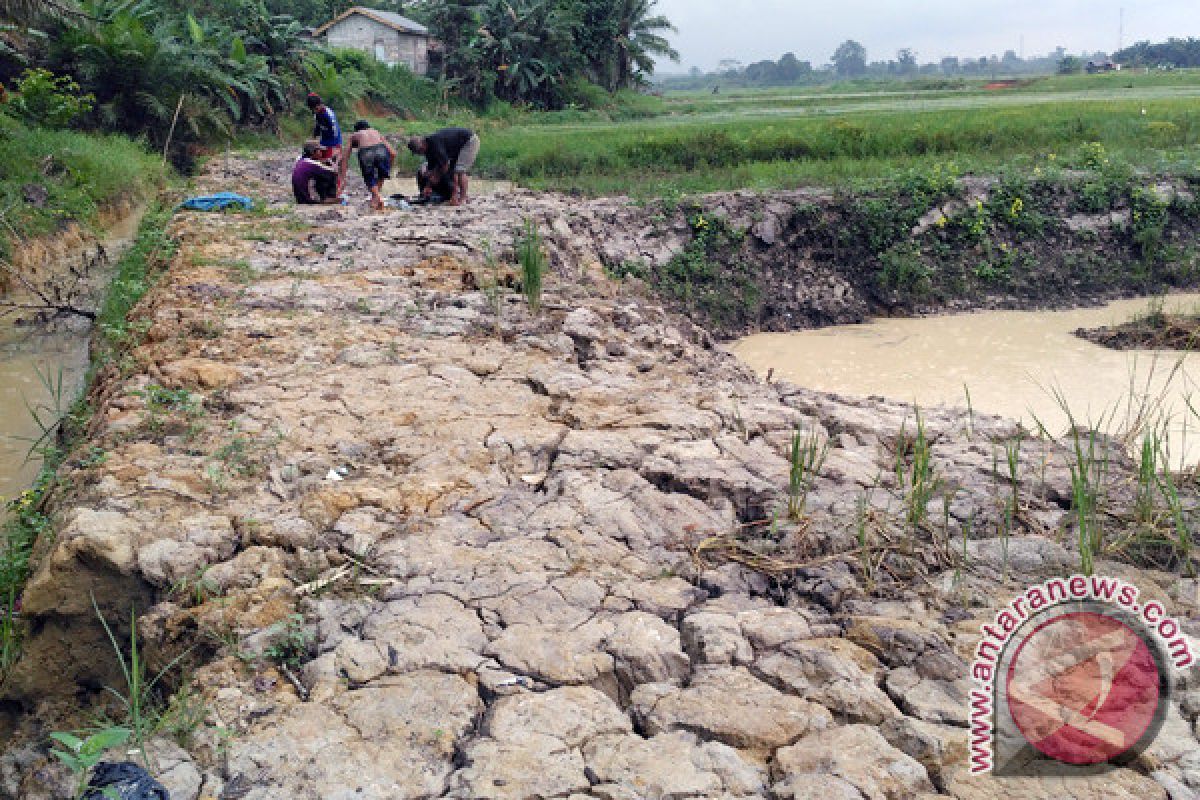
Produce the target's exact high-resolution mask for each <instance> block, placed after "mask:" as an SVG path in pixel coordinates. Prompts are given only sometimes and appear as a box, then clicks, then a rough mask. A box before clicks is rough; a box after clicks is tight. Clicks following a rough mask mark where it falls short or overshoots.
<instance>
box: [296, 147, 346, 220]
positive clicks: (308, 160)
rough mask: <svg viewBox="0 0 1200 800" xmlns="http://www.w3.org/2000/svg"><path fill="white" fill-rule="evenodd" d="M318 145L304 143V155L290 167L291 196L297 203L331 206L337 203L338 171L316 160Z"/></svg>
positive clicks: (318, 152) (318, 151) (318, 150)
mask: <svg viewBox="0 0 1200 800" xmlns="http://www.w3.org/2000/svg"><path fill="white" fill-rule="evenodd" d="M320 149H321V148H320V145H319V144H318V143H317V142H315V141H313V142H305V143H304V154H303V155H301V156H300V158H298V159H297V160H296V166H294V167H292V194H294V195H295V196H296V202H297V203H304V204H306V205H317V204H320V205H331V204H333V203H336V202H338V171H337V168H336V167H331V166H329V165H328V164H323V163H321V161H320V160H318V155H319V154H320Z"/></svg>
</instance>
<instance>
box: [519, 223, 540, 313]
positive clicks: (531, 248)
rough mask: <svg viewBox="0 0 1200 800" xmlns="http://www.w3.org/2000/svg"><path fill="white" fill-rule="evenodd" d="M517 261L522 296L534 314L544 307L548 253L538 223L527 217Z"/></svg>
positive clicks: (521, 235)
mask: <svg viewBox="0 0 1200 800" xmlns="http://www.w3.org/2000/svg"><path fill="white" fill-rule="evenodd" d="M517 261H518V262H519V263H520V265H521V294H523V295H524V296H525V302H526V303H528V304H529V310H530V311H532V312H533V313H534V314H536V313H538V311H539V310H541V307H542V280H543V278H544V277H545V275H546V266H547V259H546V251H545V248H544V242H543V240H542V234H541V232H540V231H539V230H538V226H537V223H536V222H534V221H533V219H532V218H529V217H526V218H525V223H524V225H523V227H522V229H521V234H520V236H518V238H517Z"/></svg>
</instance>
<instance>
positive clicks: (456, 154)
mask: <svg viewBox="0 0 1200 800" xmlns="http://www.w3.org/2000/svg"><path fill="white" fill-rule="evenodd" d="M408 149H409V150H411V151H412V152H414V153H416V154H418V155H422V156H425V160H426V161H427V162H428V163H429V181H430V184H431V185H433V186H436V185H438V184H439V183H441V182H442V180H443V179H444V178H445V177H446V176H447V175H452V176H453V183H452V187H453V191H452V193H451V195H450V205H452V206H457V205H462V204H463V203H465V202H467V200H468V188H469V185H470V179H469V177H468V174H469V173H470V171H471V168H472V167H474V166H475V159H476V158H478V157H479V136H478V135H477V134H476V133H475V132H474V131H470V130H467V129H466V128H443V129H442V130H440V131H438V132H437V133H431V134H429V135H428V136H414V137H412V138H411V139H409V140H408ZM425 192H426V193H427V194H426V196H428V194H432V189H428V188H427V189H426V190H425Z"/></svg>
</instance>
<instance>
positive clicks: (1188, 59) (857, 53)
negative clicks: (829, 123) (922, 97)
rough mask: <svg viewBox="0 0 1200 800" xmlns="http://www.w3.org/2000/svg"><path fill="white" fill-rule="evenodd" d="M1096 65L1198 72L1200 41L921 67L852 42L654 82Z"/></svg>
mask: <svg viewBox="0 0 1200 800" xmlns="http://www.w3.org/2000/svg"><path fill="white" fill-rule="evenodd" d="M1089 63H1090V64H1092V65H1093V66H1094V67H1100V68H1103V67H1104V65H1106V64H1109V63H1112V64H1120V65H1122V66H1124V67H1152V68H1162V69H1176V68H1190V67H1200V38H1193V37H1188V38H1186V39H1179V38H1171V39H1168V40H1167V41H1166V42H1160V43H1151V42H1149V41H1144V42H1138V43H1136V44H1133V45H1130V46H1129V47H1126V48H1123V49H1121V50H1118V51H1117V52H1115V53H1109V52H1107V51H1103V50H1097V51H1094V52H1090V53H1089V52H1086V51H1085V52H1083V53H1078V54H1072V53H1068V52H1067V49H1066V48H1064V47H1059V48H1057V49H1056V50H1055V51H1054V52H1052V53H1048V54H1044V55H1037V56H1030V57H1027V58H1023V57H1021V56H1020V55H1018V54H1017V52H1016V51H1015V50H1006V51H1005V52H1004V54H1003V55H1001V56H997V55H990V56H986V55H985V56H979V57H977V58H970V57H966V58H964V57H959V56H947V57H945V58H942V59H940V60H938V61H929V62H925V63H922V62H921V61H920V59H919V56H918V53H917V52H916V51H915V50H913V49H912V48H907V47H906V48H901V49H900V50H898V51H897V52H896V54H895V57H894V58H891V59H888V60H886V61H884V60H876V61H872V60H870V59H869V57H868V53H867V49H866V48H865V47H864V46H863V45H862V44H860V43H859V42H857V41H855V40H853V39H848V40H846V41H845V42H843V43H842V44H840V45H838V48H837V49H836V50H835V51H834V53H833V55H832V56H830V60H829V62H828V63H826V64H821V65H816V66H814V65H813V63H812V62H811V61H803V60H801V59H799V58H797V57H796V55H795V54H794V53H784V54H783V55H782V56H781V57H780V58H779V60H778V61H772V60H771V59H765V60H762V61H755V62H752V63H749V64H743V63H742V62H740V61H738V60H737V59H725V60H723V61H721V62H720V63H719V64H718V66H717V68H716V69H715V70H710V71H704V70H701V69H700V68H698V67H692V69H691V70H690V71H689V72H687V73H685V74H679V73H676V74H670V73H661V74H659V75H658V76H657V78H656V81H655V83H656V84H657V85H659V86H661V87H663V88H667V89H699V88H703V87H705V86H714V85H725V86H730V87H738V86H764V87H765V86H794V85H805V84H820V83H830V82H833V81H837V80H852V79H856V78H866V79H892V78H900V79H903V78H918V77H921V78H993V79H995V78H1002V77H1019V76H1022V75H1050V74H1054V73H1062V74H1069V73H1074V72H1080V71H1082V70H1084V69H1086V68H1087V67H1088V65H1089Z"/></svg>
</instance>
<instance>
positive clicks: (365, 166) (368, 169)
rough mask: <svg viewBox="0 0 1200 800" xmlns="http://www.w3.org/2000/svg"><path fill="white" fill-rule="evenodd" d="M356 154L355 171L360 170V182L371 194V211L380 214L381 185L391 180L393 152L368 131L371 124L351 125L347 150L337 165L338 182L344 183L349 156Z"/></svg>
mask: <svg viewBox="0 0 1200 800" xmlns="http://www.w3.org/2000/svg"><path fill="white" fill-rule="evenodd" d="M356 149H357V150H358V167H359V169H360V170H362V176H363V181H365V182H366V184H367V189H368V190H369V191H370V192H371V208H373V209H375V210H376V211H382V210H383V194H382V191H381V190H382V189H383V182H384V181H386V180H387V179H388V178H390V177H392V163H393V162H394V161H395V160H396V150H395V149H394V148H393V147H392V146H391V144H389V143H388V140H387V139H385V138H383V134H382V133H380V132H379V131H377V130H375V129H374V128H372V127H371V123H369V122H367V121H366V120H365V119H360V120H359V121H358V122H356V123H355V124H354V133H352V134H351V135H350V146H349V148H348V149H347V151H346V157H345V158H343V159H342V162H341V182H342V183H343V184H344V183H345V181H346V171H347V170H349V169H350V155H351V154H352V153H353V152H354V151H355V150H356Z"/></svg>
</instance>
